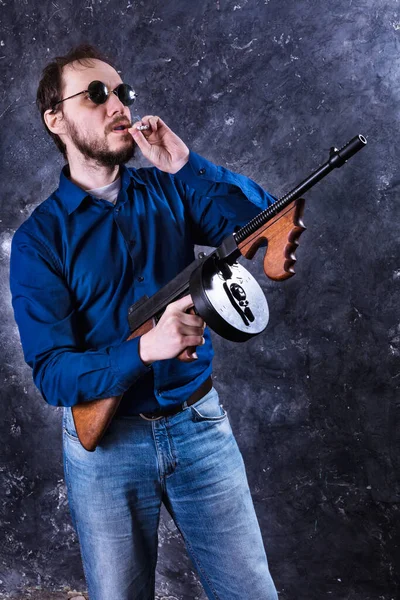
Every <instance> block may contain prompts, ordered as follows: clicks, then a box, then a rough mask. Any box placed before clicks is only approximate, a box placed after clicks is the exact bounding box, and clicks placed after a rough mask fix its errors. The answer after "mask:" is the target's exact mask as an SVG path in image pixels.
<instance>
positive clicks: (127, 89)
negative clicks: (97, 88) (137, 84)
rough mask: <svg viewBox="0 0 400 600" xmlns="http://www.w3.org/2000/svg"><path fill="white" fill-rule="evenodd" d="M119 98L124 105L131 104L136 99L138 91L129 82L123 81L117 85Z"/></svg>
mask: <svg viewBox="0 0 400 600" xmlns="http://www.w3.org/2000/svg"><path fill="white" fill-rule="evenodd" d="M117 93H118V98H119V99H120V100H121V102H122V104H124V106H130V105H131V104H133V103H134V102H135V100H136V96H137V94H136V92H135V90H134V89H133V88H132V87H131V86H130V85H128V84H127V83H121V84H120V85H119V86H118V87H117Z"/></svg>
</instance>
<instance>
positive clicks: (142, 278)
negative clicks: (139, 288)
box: [137, 275, 144, 283]
mask: <svg viewBox="0 0 400 600" xmlns="http://www.w3.org/2000/svg"><path fill="white" fill-rule="evenodd" d="M137 280H138V281H139V282H140V283H142V281H144V277H142V276H141V275H140V276H139V277H138V278H137Z"/></svg>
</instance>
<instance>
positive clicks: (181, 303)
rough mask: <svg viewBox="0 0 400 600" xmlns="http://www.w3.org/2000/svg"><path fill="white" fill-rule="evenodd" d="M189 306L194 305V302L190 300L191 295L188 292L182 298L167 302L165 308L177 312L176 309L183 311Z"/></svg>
mask: <svg viewBox="0 0 400 600" xmlns="http://www.w3.org/2000/svg"><path fill="white" fill-rule="evenodd" d="M191 306H194V303H193V300H192V296H191V295H190V294H188V295H187V296H183V297H182V298H179V300H175V301H174V302H171V304H168V306H167V308H169V309H170V311H173V312H178V311H179V312H182V311H183V312H185V311H186V310H187V309H188V308H190V307H191Z"/></svg>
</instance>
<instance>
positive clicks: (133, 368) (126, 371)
mask: <svg viewBox="0 0 400 600" xmlns="http://www.w3.org/2000/svg"><path fill="white" fill-rule="evenodd" d="M139 341H140V336H139V337H136V338H132V339H131V340H127V341H125V342H122V343H121V344H119V345H117V346H113V347H112V349H111V351H110V360H111V368H112V370H113V371H114V373H116V374H117V376H118V377H119V379H120V383H121V384H123V385H124V386H126V387H127V388H128V387H130V386H131V385H132V383H133V382H134V381H135V380H136V379H137V378H138V377H140V376H141V375H144V374H145V373H147V371H148V370H149V369H151V365H148V366H147V365H145V364H144V362H143V361H142V359H141V358H140V355H139Z"/></svg>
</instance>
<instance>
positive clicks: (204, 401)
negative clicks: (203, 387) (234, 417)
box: [190, 388, 228, 421]
mask: <svg viewBox="0 0 400 600" xmlns="http://www.w3.org/2000/svg"><path fill="white" fill-rule="evenodd" d="M190 408H191V409H192V420H193V421H223V420H224V419H225V418H226V417H227V414H228V413H227V411H226V410H225V409H224V407H223V405H222V404H220V402H219V396H218V392H217V390H216V389H215V388H212V389H211V390H210V391H209V392H208V394H206V395H205V396H204V397H203V398H201V399H200V400H198V401H197V402H195V403H194V404H192V406H191V407H190Z"/></svg>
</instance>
